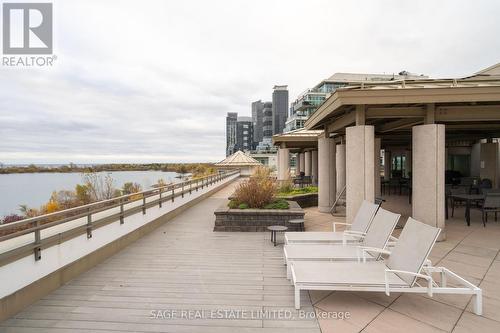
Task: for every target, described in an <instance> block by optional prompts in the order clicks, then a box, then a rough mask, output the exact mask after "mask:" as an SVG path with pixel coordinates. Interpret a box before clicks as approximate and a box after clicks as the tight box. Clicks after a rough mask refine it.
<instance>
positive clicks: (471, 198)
mask: <svg viewBox="0 0 500 333" xmlns="http://www.w3.org/2000/svg"><path fill="white" fill-rule="evenodd" d="M449 197H450V198H454V199H459V200H463V201H465V220H466V221H467V225H468V226H470V205H471V203H472V202H477V201H484V198H485V195H484V194H451V195H449ZM446 200H447V199H446ZM446 217H448V205H446Z"/></svg>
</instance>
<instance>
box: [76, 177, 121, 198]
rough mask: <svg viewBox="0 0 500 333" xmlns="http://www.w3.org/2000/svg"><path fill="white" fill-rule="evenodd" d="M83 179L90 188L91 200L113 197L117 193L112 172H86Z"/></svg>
mask: <svg viewBox="0 0 500 333" xmlns="http://www.w3.org/2000/svg"><path fill="white" fill-rule="evenodd" d="M83 180H84V184H85V186H86V187H87V188H88V191H89V194H90V199H91V201H100V200H107V199H111V198H113V197H114V196H115V194H116V189H115V187H114V180H113V178H112V177H111V175H110V174H106V175H103V174H99V173H96V172H90V173H85V174H84V175H83Z"/></svg>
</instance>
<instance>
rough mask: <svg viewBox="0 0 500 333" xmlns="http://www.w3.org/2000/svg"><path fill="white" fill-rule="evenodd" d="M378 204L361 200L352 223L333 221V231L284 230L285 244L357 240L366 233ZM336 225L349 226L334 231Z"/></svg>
mask: <svg viewBox="0 0 500 333" xmlns="http://www.w3.org/2000/svg"><path fill="white" fill-rule="evenodd" d="M379 207H380V205H377V204H373V203H370V202H368V201H363V203H362V204H361V206H360V207H359V210H358V213H357V214H356V216H355V217H354V220H353V222H352V224H349V223H341V222H334V223H333V232H330V231H313V232H286V233H285V244H315V243H322V244H328V243H334V244H335V243H337V244H339V243H342V242H343V240H345V241H347V242H359V241H360V239H361V236H364V235H365V234H366V231H367V230H368V228H369V227H370V224H371V223H372V221H373V217H374V216H375V213H376V212H377V209H378V208H379ZM337 225H346V226H350V229H349V230H345V231H336V226H337Z"/></svg>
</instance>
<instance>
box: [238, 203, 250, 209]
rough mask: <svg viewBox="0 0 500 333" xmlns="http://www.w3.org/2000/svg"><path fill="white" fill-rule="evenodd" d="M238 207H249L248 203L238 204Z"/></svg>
mask: <svg viewBox="0 0 500 333" xmlns="http://www.w3.org/2000/svg"><path fill="white" fill-rule="evenodd" d="M238 209H248V205H247V204H246V203H241V204H239V205H238Z"/></svg>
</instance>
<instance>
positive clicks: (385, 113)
mask: <svg viewBox="0 0 500 333" xmlns="http://www.w3.org/2000/svg"><path fill="white" fill-rule="evenodd" d="M424 116H425V109H424V108H423V107H413V106H409V107H392V108H391V107H379V108H377V107H372V108H368V109H367V110H366V118H372V119H373V118H417V117H422V118H423V117H424Z"/></svg>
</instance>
